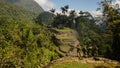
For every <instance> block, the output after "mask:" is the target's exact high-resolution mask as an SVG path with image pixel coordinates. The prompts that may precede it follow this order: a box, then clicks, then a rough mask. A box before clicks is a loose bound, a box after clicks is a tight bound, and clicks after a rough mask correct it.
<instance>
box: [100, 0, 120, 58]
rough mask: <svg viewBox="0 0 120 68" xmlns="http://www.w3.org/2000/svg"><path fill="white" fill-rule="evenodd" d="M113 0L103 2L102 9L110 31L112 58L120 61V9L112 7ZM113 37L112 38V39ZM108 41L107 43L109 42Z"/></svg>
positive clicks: (108, 31) (108, 32)
mask: <svg viewBox="0 0 120 68" xmlns="http://www.w3.org/2000/svg"><path fill="white" fill-rule="evenodd" d="M111 4H112V0H111V1H109V0H104V1H102V2H101V7H102V11H103V15H104V18H105V19H106V20H105V21H104V23H106V24H107V28H108V30H107V31H106V33H107V34H108V35H109V38H110V39H111V41H109V40H108V39H107V40H108V42H109V43H111V44H110V45H111V48H112V52H111V53H112V55H111V57H112V58H114V59H117V60H120V46H119V44H120V35H119V34H120V12H119V7H117V6H114V7H111ZM110 36H111V37H110ZM107 40H106V41H107Z"/></svg>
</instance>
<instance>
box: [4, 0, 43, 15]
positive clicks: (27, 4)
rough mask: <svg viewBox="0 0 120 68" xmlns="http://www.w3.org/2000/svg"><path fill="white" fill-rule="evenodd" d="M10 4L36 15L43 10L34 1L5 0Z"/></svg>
mask: <svg viewBox="0 0 120 68" xmlns="http://www.w3.org/2000/svg"><path fill="white" fill-rule="evenodd" d="M6 1H7V2H10V3H12V4H16V5H18V6H20V7H22V8H24V9H26V10H27V11H31V12H34V13H36V14H40V13H41V12H43V11H44V10H43V9H42V8H41V7H40V6H39V5H38V4H37V3H36V2H35V1H34V0H6Z"/></svg>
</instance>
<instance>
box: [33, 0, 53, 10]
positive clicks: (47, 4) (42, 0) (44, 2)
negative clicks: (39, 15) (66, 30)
mask: <svg viewBox="0 0 120 68" xmlns="http://www.w3.org/2000/svg"><path fill="white" fill-rule="evenodd" d="M34 1H36V2H37V3H38V4H39V5H40V6H42V7H43V8H44V9H45V10H49V9H51V8H54V7H55V4H54V3H53V2H51V1H49V0H34Z"/></svg>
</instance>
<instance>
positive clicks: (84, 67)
mask: <svg viewBox="0 0 120 68" xmlns="http://www.w3.org/2000/svg"><path fill="white" fill-rule="evenodd" d="M50 68H120V64H106V63H105V64H99V63H91V64H90V63H80V62H75V61H74V62H61V63H58V64H53V65H52V66H51V67H50Z"/></svg>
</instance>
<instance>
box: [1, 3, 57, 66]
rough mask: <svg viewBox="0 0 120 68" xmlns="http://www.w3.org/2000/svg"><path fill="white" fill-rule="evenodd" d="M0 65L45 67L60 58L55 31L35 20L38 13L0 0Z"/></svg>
mask: <svg viewBox="0 0 120 68" xmlns="http://www.w3.org/2000/svg"><path fill="white" fill-rule="evenodd" d="M0 5H1V6H0V7H1V8H0V11H1V12H0V67H2V68H18V67H25V68H30V67H32V68H34V67H42V66H43V65H45V64H47V63H49V62H50V61H52V60H54V59H57V58H59V56H58V54H57V53H56V52H55V45H54V44H53V42H52V40H51V37H52V34H51V33H50V31H49V30H47V28H46V27H44V26H41V25H38V24H36V23H35V22H34V20H33V19H34V18H35V14H33V13H32V12H29V11H26V10H23V9H22V8H21V7H18V6H16V5H13V4H10V3H7V2H5V1H0Z"/></svg>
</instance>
